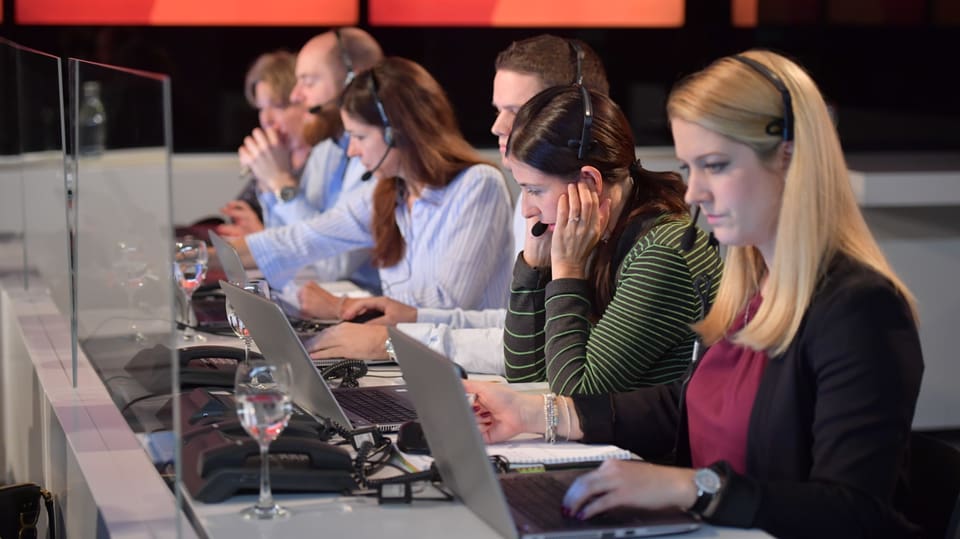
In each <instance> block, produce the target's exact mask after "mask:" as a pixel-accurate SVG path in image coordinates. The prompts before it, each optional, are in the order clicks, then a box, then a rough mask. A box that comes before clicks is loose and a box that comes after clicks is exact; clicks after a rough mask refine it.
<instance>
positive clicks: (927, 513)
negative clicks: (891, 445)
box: [907, 432, 960, 539]
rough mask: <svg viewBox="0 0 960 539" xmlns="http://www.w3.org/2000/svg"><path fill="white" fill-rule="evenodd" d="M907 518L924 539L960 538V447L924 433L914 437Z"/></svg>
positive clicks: (911, 448)
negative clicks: (915, 525)
mask: <svg viewBox="0 0 960 539" xmlns="http://www.w3.org/2000/svg"><path fill="white" fill-rule="evenodd" d="M910 492H911V495H910V497H909V501H908V504H907V517H908V518H909V519H910V521H912V522H914V523H915V524H918V525H920V526H921V527H922V528H923V531H924V537H929V538H931V539H943V538H947V539H960V529H958V528H960V526H958V520H960V499H958V494H960V448H958V447H957V446H955V445H951V444H950V443H947V442H945V441H943V440H941V439H938V438H935V437H933V436H931V435H929V434H924V433H922V432H913V433H911V435H910Z"/></svg>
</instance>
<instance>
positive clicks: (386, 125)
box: [369, 69, 396, 146]
mask: <svg viewBox="0 0 960 539" xmlns="http://www.w3.org/2000/svg"><path fill="white" fill-rule="evenodd" d="M369 85H370V97H371V98H373V104H374V106H375V107H377V113H378V114H380V123H382V124H383V141H384V142H386V143H387V146H393V144H394V142H396V141H395V140H394V138H393V127H391V126H390V119H389V118H387V111H386V109H384V108H383V101H380V93H379V92H378V88H377V74H376V73H375V72H374V70H373V69H371V70H370V82H369Z"/></svg>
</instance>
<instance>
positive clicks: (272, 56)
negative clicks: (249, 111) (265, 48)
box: [243, 50, 297, 108]
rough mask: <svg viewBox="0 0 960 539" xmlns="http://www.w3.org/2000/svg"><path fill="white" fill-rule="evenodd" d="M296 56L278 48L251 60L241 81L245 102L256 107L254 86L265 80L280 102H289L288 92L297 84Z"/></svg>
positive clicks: (284, 103) (283, 103) (285, 103)
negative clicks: (251, 62)
mask: <svg viewBox="0 0 960 539" xmlns="http://www.w3.org/2000/svg"><path fill="white" fill-rule="evenodd" d="M296 61H297V57H296V56H294V55H293V54H292V53H290V52H287V51H284V50H279V51H274V52H268V53H264V54H261V55H260V56H258V57H257V59H256V60H254V61H253V64H252V65H251V66H250V69H248V70H247V76H246V78H245V79H244V82H243V95H244V96H245V97H246V98H247V103H250V106H251V107H254V108H256V106H257V96H256V86H257V83H258V82H265V83H267V84H269V85H270V88H272V89H273V91H274V92H276V93H277V97H278V98H280V104H282V105H284V106H285V105H288V104H290V92H292V91H293V87H294V86H295V85H296V84H297V76H296V73H295V66H296Z"/></svg>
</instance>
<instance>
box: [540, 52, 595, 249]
mask: <svg viewBox="0 0 960 539" xmlns="http://www.w3.org/2000/svg"><path fill="white" fill-rule="evenodd" d="M567 43H568V44H569V45H570V49H571V50H572V51H573V57H574V60H575V62H576V63H575V65H576V73H575V74H574V77H573V84H574V85H575V86H578V87H579V88H580V96H581V98H582V100H583V128H582V129H581V131H580V138H579V139H570V140H568V141H567V146H569V147H570V148H576V149H577V159H579V160H581V161H583V160H584V159H585V158H586V157H587V153H588V152H589V151H590V147H591V146H593V130H592V128H593V102H592V101H591V100H590V90H587V87H586V86H584V85H583V59H584V58H585V57H586V54H585V53H584V52H583V47H581V46H580V44H579V43H577V42H576V41H574V40H572V39H571V40H568V41H567ZM547 228H548V225H545V224H544V223H541V222H539V221H538V222H537V223H535V224H534V225H533V228H531V229H530V233H531V234H532V235H533V236H534V237H537V238H539V237H540V236H542V235H543V234H544V233H545V232H546V231H547Z"/></svg>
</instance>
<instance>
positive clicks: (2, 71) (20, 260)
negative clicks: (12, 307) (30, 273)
mask: <svg viewBox="0 0 960 539" xmlns="http://www.w3.org/2000/svg"><path fill="white" fill-rule="evenodd" d="M19 57H20V46H19V45H17V44H16V43H12V42H10V41H7V40H5V39H3V38H0V195H2V196H0V276H2V277H4V278H10V279H11V280H13V279H19V281H20V283H21V284H22V285H23V286H26V271H25V266H26V257H25V256H24V251H23V242H22V239H23V196H24V195H23V179H22V177H21V175H22V171H23V166H22V162H21V161H22V160H21V158H20V116H19V110H20V107H19V98H20V87H19V85H18V84H17V81H18V80H19V77H18V75H17V66H18V63H19ZM13 282H16V281H13Z"/></svg>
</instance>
